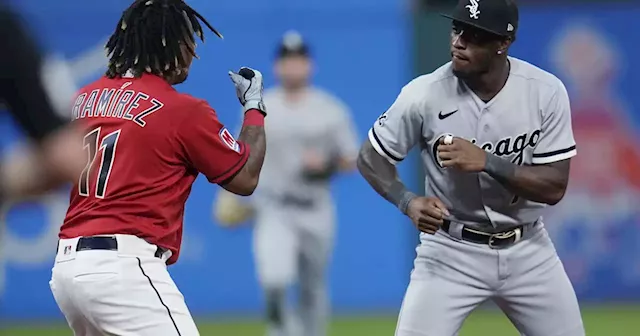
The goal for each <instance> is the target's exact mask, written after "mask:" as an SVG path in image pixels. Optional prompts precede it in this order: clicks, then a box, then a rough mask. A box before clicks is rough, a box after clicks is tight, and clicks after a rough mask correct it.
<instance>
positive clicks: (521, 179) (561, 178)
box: [484, 153, 571, 205]
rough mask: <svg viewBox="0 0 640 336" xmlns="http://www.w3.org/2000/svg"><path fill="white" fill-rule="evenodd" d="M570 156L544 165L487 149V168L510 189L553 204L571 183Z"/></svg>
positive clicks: (529, 198)
mask: <svg viewBox="0 0 640 336" xmlns="http://www.w3.org/2000/svg"><path fill="white" fill-rule="evenodd" d="M570 162H571V160H570V159H567V160H561V161H557V162H553V163H548V164H542V165H522V166H519V165H516V164H514V163H511V162H510V161H508V160H506V159H504V158H501V157H499V156H496V155H493V154H490V153H487V161H486V167H485V169H484V171H485V172H486V173H488V174H489V175H491V177H493V178H494V179H495V180H496V181H498V182H500V183H501V184H502V185H503V186H505V187H506V188H507V189H509V190H510V191H511V192H513V193H514V194H516V196H520V197H522V198H526V199H528V200H531V201H534V202H540V203H546V204H550V205H554V204H556V203H558V202H560V200H561V199H562V197H564V193H565V191H566V189H567V184H568V183H569V168H570Z"/></svg>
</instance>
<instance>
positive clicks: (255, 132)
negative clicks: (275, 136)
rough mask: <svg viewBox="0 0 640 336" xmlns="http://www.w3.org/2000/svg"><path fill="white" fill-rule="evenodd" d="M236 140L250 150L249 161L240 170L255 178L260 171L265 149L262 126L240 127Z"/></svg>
mask: <svg viewBox="0 0 640 336" xmlns="http://www.w3.org/2000/svg"><path fill="white" fill-rule="evenodd" d="M238 139H239V140H240V141H242V142H244V143H246V144H247V145H249V148H251V153H250V154H249V159H248V160H247V163H246V164H245V165H244V168H242V169H243V170H244V171H245V172H246V173H247V174H248V175H249V176H252V177H256V178H257V177H258V176H259V175H260V170H261V169H262V164H263V163H264V155H265V153H266V147H267V145H266V138H265V133H264V126H257V125H244V126H242V130H241V131H240V136H239V137H238Z"/></svg>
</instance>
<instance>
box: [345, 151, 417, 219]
mask: <svg viewBox="0 0 640 336" xmlns="http://www.w3.org/2000/svg"><path fill="white" fill-rule="evenodd" d="M357 167H358V170H359V171H360V174H361V175H362V177H364V179H365V180H367V182H369V184H370V185H371V187H372V188H373V189H374V190H375V191H376V192H377V193H378V194H380V196H382V197H384V199H386V200H387V201H389V202H390V203H391V204H393V205H395V206H397V207H398V208H399V209H400V211H402V212H403V213H406V210H407V206H408V205H409V202H410V201H411V200H412V199H413V198H415V197H417V196H416V195H415V194H414V193H412V192H411V191H409V190H407V188H406V187H405V185H404V184H403V183H402V181H400V178H399V176H398V170H397V169H396V166H394V165H393V164H391V163H390V162H389V161H387V159H385V158H384V157H382V156H381V155H380V154H378V152H376V150H375V149H374V148H373V146H372V145H371V143H370V142H369V141H365V142H364V144H363V145H362V148H361V149H360V153H359V155H358V160H357Z"/></svg>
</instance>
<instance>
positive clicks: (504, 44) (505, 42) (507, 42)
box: [496, 36, 513, 55]
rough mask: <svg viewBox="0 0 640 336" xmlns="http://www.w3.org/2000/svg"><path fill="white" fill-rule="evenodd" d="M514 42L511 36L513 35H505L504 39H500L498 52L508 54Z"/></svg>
mask: <svg viewBox="0 0 640 336" xmlns="http://www.w3.org/2000/svg"><path fill="white" fill-rule="evenodd" d="M512 42H513V39H512V38H511V36H508V37H505V38H503V39H502V40H500V43H499V44H498V50H497V51H496V53H497V54H498V55H503V54H506V53H507V51H508V50H509V47H510V46H511V43H512Z"/></svg>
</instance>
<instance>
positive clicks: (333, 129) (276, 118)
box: [253, 87, 359, 206]
mask: <svg viewBox="0 0 640 336" xmlns="http://www.w3.org/2000/svg"><path fill="white" fill-rule="evenodd" d="M264 103H265V106H266V107H267V113H268V116H267V118H266V119H265V132H266V134H267V151H266V155H265V161H264V165H263V166H262V172H261V173H260V184H259V186H258V188H257V189H256V194H255V197H253V201H254V202H255V203H256V205H257V206H260V203H262V200H265V198H267V199H268V198H271V197H273V196H282V195H283V194H289V195H292V196H294V197H298V198H301V199H310V200H312V201H314V202H318V203H323V202H326V201H330V200H331V199H330V191H329V185H328V183H324V182H308V181H306V180H305V179H304V178H303V170H304V157H305V153H308V152H314V153H316V154H317V155H319V156H320V157H321V158H329V157H332V156H340V157H343V158H353V159H354V160H355V158H356V157H357V155H358V148H359V143H358V138H357V136H356V131H355V128H354V126H353V122H352V119H351V115H350V112H349V110H348V108H347V106H346V105H345V104H344V103H343V102H342V101H340V100H339V99H338V98H336V97H335V96H333V95H331V94H330V93H328V92H326V91H324V90H322V89H319V88H315V87H311V88H309V89H308V91H307V92H306V93H305V95H303V96H302V98H301V100H300V101H297V102H291V101H287V100H286V97H285V93H284V90H283V89H282V88H279V87H275V88H271V89H268V90H265V94H264ZM263 196H264V197H263Z"/></svg>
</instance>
